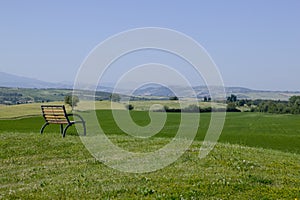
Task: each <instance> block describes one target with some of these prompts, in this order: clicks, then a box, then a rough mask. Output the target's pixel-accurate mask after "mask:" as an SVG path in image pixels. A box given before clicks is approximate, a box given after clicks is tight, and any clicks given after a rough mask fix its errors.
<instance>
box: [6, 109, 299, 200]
mask: <svg viewBox="0 0 300 200" xmlns="http://www.w3.org/2000/svg"><path fill="white" fill-rule="evenodd" d="M120 112H124V111H120ZM82 114H84V113H82ZM191 115H193V114H191ZM97 116H98V118H99V123H100V125H101V127H102V128H103V130H104V131H105V133H106V134H107V136H108V137H109V138H110V139H111V141H112V142H113V143H115V144H116V145H118V146H120V147H122V148H124V149H127V150H130V151H134V152H147V151H154V150H156V149H157V148H160V147H162V146H163V145H164V144H167V143H168V142H169V141H170V140H171V139H172V138H173V137H174V135H175V134H176V133H177V130H178V124H179V123H180V114H179V113H168V118H167V122H166V125H165V127H164V128H163V129H162V130H161V131H160V133H158V134H156V135H155V136H154V137H151V138H149V139H138V138H134V137H131V136H128V135H127V134H125V133H123V132H122V131H121V130H120V129H119V128H118V126H117V125H116V123H115V122H114V119H113V117H112V115H111V111H110V110H99V111H97ZM131 116H132V117H133V119H134V121H136V122H137V123H138V124H140V125H142V126H145V125H147V124H148V123H150V118H149V115H148V112H143V111H133V112H131ZM299 120H300V116H298V115H266V114H260V113H227V116H226V122H225V126H224V129H223V132H222V135H221V137H220V140H219V141H220V143H218V144H217V146H216V147H215V149H214V150H213V151H212V152H211V153H210V154H209V155H208V156H207V157H206V158H204V159H199V158H198V154H199V149H200V147H201V140H202V139H203V138H204V135H205V133H206V130H207V127H208V125H209V121H210V114H209V113H203V114H201V121H200V128H199V130H198V134H197V136H196V139H195V141H194V143H193V144H192V146H191V147H190V148H189V149H188V151H187V152H185V153H184V154H183V156H182V157H181V158H180V159H179V160H177V161H176V162H175V163H173V164H171V165H170V166H168V167H166V168H163V169H161V170H158V171H155V172H151V173H144V174H131V173H125V172H119V171H117V170H114V169H111V168H109V167H107V166H106V165H104V164H103V163H101V162H99V161H97V160H96V159H95V158H93V157H92V156H91V154H90V153H89V152H88V151H87V149H86V148H85V147H84V145H83V144H82V142H81V140H80V138H79V137H78V136H77V133H76V130H75V129H74V128H71V129H69V130H68V133H67V136H66V138H64V139H62V138H61V136H60V134H59V126H55V125H50V126H49V127H47V128H46V130H45V133H44V134H43V135H40V134H39V129H40V128H41V126H42V124H43V123H44V122H43V119H42V117H41V116H36V117H29V118H22V119H14V120H11V119H10V120H0V148H1V153H0V162H1V165H0V166H1V167H0V168H1V176H0V199H1V198H3V199H15V198H16V199H19V198H21V199H28V198H37V199H66V198H68V199H69V198H71V199H78V198H81V199H238V198H239V199H297V198H298V199H299V198H300V145H299V144H300V133H299V131H300V125H299V123H298V121H299ZM88 134H89V133H88ZM87 137H88V136H87ZM254 147H255V148H254ZM174 151H175V150H174Z"/></svg>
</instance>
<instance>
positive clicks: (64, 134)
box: [62, 124, 72, 137]
mask: <svg viewBox="0 0 300 200" xmlns="http://www.w3.org/2000/svg"><path fill="white" fill-rule="evenodd" d="M70 126H72V124H68V125H67V126H66V127H65V129H64V131H63V135H62V136H63V137H65V136H66V132H67V129H68V128H69V127H70Z"/></svg>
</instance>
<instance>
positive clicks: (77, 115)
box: [67, 113, 85, 122]
mask: <svg viewBox="0 0 300 200" xmlns="http://www.w3.org/2000/svg"><path fill="white" fill-rule="evenodd" d="M67 116H76V117H79V118H80V120H81V121H82V122H85V121H84V120H83V118H82V117H81V116H80V115H79V114H74V113H70V114H67Z"/></svg>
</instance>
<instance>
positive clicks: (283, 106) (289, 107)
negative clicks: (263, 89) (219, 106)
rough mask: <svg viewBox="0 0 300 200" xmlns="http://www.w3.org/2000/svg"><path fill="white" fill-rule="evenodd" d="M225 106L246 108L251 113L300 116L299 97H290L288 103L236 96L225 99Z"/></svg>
mask: <svg viewBox="0 0 300 200" xmlns="http://www.w3.org/2000/svg"><path fill="white" fill-rule="evenodd" d="M227 105H231V106H236V107H237V108H238V107H242V106H247V107H248V108H250V111H251V112H262V113H275V114H300V96H291V97H290V98H289V100H288V101H281V100H263V99H255V100H250V99H240V100H239V99H238V98H237V96H236V95H233V94H232V95H231V96H230V97H228V98H227Z"/></svg>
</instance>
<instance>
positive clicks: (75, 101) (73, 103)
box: [65, 95, 79, 111]
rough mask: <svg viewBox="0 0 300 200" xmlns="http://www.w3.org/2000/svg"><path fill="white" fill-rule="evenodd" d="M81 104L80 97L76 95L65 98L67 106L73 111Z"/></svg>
mask: <svg viewBox="0 0 300 200" xmlns="http://www.w3.org/2000/svg"><path fill="white" fill-rule="evenodd" d="M78 103H79V98H78V96H75V95H67V96H65V104H67V105H70V106H71V108H72V111H73V108H74V107H75V106H77V104H78Z"/></svg>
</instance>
